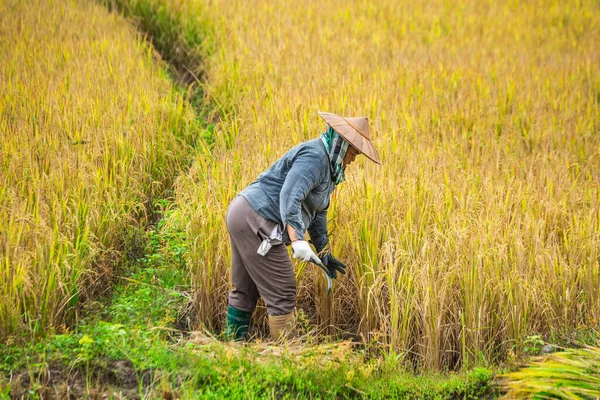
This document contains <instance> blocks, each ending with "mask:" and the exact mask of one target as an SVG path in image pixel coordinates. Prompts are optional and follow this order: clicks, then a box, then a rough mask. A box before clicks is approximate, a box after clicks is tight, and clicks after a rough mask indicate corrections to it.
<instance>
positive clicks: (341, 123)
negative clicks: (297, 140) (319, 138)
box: [318, 111, 381, 164]
mask: <svg viewBox="0 0 600 400" xmlns="http://www.w3.org/2000/svg"><path fill="white" fill-rule="evenodd" d="M318 113H319V116H320V117H321V118H323V120H324V121H325V122H326V123H327V124H328V125H329V126H331V127H332V128H333V130H334V131H336V132H337V133H338V134H339V135H340V136H342V137H343V138H344V139H346V140H347V141H348V143H350V144H351V145H352V147H354V148H355V149H356V150H358V151H359V152H360V153H361V154H364V155H365V156H366V157H367V158H368V159H369V160H371V161H373V162H375V163H377V164H381V160H380V159H379V155H378V154H377V150H375V146H373V143H372V142H371V140H370V139H369V138H367V137H366V136H365V135H363V134H362V133H360V132H359V131H357V130H356V129H355V128H354V127H352V126H351V125H350V124H349V123H348V121H347V120H346V119H345V118H344V117H340V116H339V115H336V114H333V113H328V112H323V111H318Z"/></svg>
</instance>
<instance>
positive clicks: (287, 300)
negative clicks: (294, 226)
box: [226, 196, 296, 316]
mask: <svg viewBox="0 0 600 400" xmlns="http://www.w3.org/2000/svg"><path fill="white" fill-rule="evenodd" d="M226 220H227V230H228V231H229V238H230V241H231V258H232V260H231V280H232V283H233V286H234V289H233V290H232V291H231V292H230V293H229V304H230V305H232V306H233V307H235V308H237V309H239V310H242V311H250V312H252V311H254V308H255V307H256V302H257V300H258V298H259V297H262V298H263V300H264V302H265V304H266V305H267V312H268V313H269V315H274V316H275V315H285V314H289V313H291V312H292V311H294V308H295V306H296V277H295V276H294V270H293V269H292V263H291V261H290V258H289V256H288V252H287V249H286V247H285V245H284V244H279V245H276V246H273V247H271V250H269V252H268V253H267V254H266V255H265V256H261V255H260V254H258V253H257V252H256V251H257V250H258V246H260V244H261V242H262V241H263V239H264V238H266V237H267V236H269V234H270V233H271V231H272V230H273V228H274V227H275V225H276V223H275V222H273V221H269V220H267V219H264V218H263V217H261V216H260V215H258V213H257V212H256V211H254V209H253V208H252V206H250V204H249V203H248V201H247V200H246V199H245V198H244V197H243V196H237V197H236V198H235V199H233V201H232V202H231V204H230V205H229V208H228V209H227V216H226Z"/></svg>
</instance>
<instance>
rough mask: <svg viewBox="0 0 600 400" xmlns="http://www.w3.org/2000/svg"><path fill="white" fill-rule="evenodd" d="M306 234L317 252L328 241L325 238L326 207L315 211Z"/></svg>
mask: <svg viewBox="0 0 600 400" xmlns="http://www.w3.org/2000/svg"><path fill="white" fill-rule="evenodd" d="M308 234H309V235H310V240H311V242H312V243H313V244H314V245H315V249H316V250H317V253H320V252H321V251H322V250H323V249H324V248H325V246H327V243H328V241H329V239H328V238H327V208H326V209H324V210H323V211H319V212H318V213H317V215H316V216H315V219H314V220H313V221H312V223H311V224H310V226H309V227H308Z"/></svg>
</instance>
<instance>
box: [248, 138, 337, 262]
mask: <svg viewBox="0 0 600 400" xmlns="http://www.w3.org/2000/svg"><path fill="white" fill-rule="evenodd" d="M334 189H335V184H334V183H333V180H332V171H331V163H330V160H329V155H328V154H327V150H326V149H325V145H324V144H323V141H322V140H321V139H314V140H309V141H307V142H304V143H301V144H299V145H297V146H295V147H293V148H292V149H290V150H289V151H288V152H287V153H285V154H284V155H283V156H282V157H281V158H280V159H279V160H277V161H276V162H275V164H273V165H272V166H271V168H269V169H268V170H266V171H265V172H263V173H262V174H260V175H259V176H258V178H257V179H256V181H254V182H252V183H251V184H250V185H249V186H248V187H247V188H246V189H244V190H243V191H242V192H241V193H240V195H242V196H244V198H246V200H248V203H250V205H251V206H252V208H253V209H254V210H255V211H256V212H257V213H258V214H259V215H260V216H262V217H263V218H266V219H268V220H271V221H275V222H277V223H279V224H280V226H281V228H282V229H283V237H284V241H285V242H289V237H288V235H287V230H286V229H285V227H286V225H287V224H289V225H291V226H292V228H294V229H295V230H296V235H297V236H298V239H300V240H304V232H305V231H306V230H308V233H309V234H310V238H311V241H312V242H313V244H314V245H315V248H316V249H317V251H320V250H322V249H323V248H324V247H325V245H326V244H327V241H328V239H327V209H328V207H329V199H330V196H331V193H332V192H333V190H334Z"/></svg>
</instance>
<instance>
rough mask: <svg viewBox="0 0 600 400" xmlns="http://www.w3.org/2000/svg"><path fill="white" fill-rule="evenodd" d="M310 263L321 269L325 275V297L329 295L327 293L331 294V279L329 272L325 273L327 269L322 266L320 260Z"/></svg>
mask: <svg viewBox="0 0 600 400" xmlns="http://www.w3.org/2000/svg"><path fill="white" fill-rule="evenodd" d="M311 262H312V263H313V264H315V265H316V266H317V267H319V268H321V270H322V271H323V272H324V273H325V277H326V278H327V295H329V293H331V287H332V285H333V281H332V280H331V277H330V276H329V272H328V271H327V267H325V266H324V265H323V263H322V262H321V260H319V261H317V260H311Z"/></svg>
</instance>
